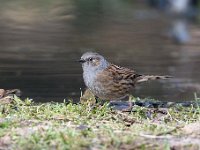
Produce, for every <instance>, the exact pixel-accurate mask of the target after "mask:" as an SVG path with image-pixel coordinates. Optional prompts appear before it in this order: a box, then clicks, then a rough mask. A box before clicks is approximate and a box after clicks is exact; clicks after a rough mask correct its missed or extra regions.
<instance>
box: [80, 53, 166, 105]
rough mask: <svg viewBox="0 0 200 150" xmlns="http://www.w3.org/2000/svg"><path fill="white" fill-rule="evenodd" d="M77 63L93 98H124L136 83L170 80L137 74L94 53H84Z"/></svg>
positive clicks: (163, 77)
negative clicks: (80, 64)
mask: <svg viewBox="0 0 200 150" xmlns="http://www.w3.org/2000/svg"><path fill="white" fill-rule="evenodd" d="M79 62H80V63H82V68H83V79H84V82H85V85H86V86H87V87H88V88H89V89H90V90H91V92H92V93H93V94H94V95H95V96H97V97H99V98H100V99H104V100H110V101H113V100H120V99H123V98H125V97H126V96H128V95H129V94H130V92H131V91H132V90H133V89H134V86H135V85H136V84H137V83H141V82H144V81H148V80H156V79H167V78H170V76H158V75H141V74H137V73H136V72H135V71H134V70H131V69H128V68H125V67H119V66H117V65H114V64H112V63H109V62H108V61H107V60H106V59H105V58H104V57H103V56H101V55H99V54H98V53H94V52H86V53H84V54H83V55H82V57H81V59H80V60H79Z"/></svg>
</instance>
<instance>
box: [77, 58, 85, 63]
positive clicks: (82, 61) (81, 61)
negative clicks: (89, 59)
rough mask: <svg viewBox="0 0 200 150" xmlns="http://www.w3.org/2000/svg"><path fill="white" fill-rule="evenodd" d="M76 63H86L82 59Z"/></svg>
mask: <svg viewBox="0 0 200 150" xmlns="http://www.w3.org/2000/svg"><path fill="white" fill-rule="evenodd" d="M78 62H80V63H84V62H86V61H85V60H84V59H80V60H78Z"/></svg>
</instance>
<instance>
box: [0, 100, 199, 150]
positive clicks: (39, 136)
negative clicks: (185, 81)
mask: <svg viewBox="0 0 200 150" xmlns="http://www.w3.org/2000/svg"><path fill="white" fill-rule="evenodd" d="M195 100H196V101H199V98H198V97H197V96H196V97H195ZM198 125H199V127H200V108H199V107H194V106H191V107H182V106H179V105H175V106H173V107H170V108H157V109H156V108H145V107H139V106H134V108H133V111H132V112H129V113H128V112H127V113H124V112H121V111H117V110H114V109H112V108H110V107H109V104H108V103H105V104H103V105H95V106H90V105H88V104H73V103H72V102H69V103H67V102H65V101H64V102H63V103H55V102H50V103H40V104H36V103H34V102H33V101H32V100H30V99H26V100H21V99H20V98H18V97H16V96H14V98H13V99H12V101H11V102H10V103H5V104H1V105H0V149H19V150H20V149H21V150H25V149H34V150H39V149H60V150H62V149H70V150H71V149H76V150H78V149H166V150H168V149H179V148H184V149H200V144H199V143H200V129H198Z"/></svg>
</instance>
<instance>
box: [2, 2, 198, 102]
mask: <svg viewBox="0 0 200 150" xmlns="http://www.w3.org/2000/svg"><path fill="white" fill-rule="evenodd" d="M144 2H145V1H134V2H133V1H123V0H57V1H53V0H52V1H51V0H49V1H47V0H44V1H38V0H35V1H27V0H18V1H1V5H0V88H5V89H12V88H19V89H21V90H22V92H23V96H24V97H29V98H33V99H34V100H35V101H52V100H54V101H63V99H64V98H75V99H76V100H78V97H79V96H80V93H81V92H80V88H81V89H82V90H83V89H84V84H83V79H82V69H81V66H80V64H78V63H77V62H75V61H76V60H78V59H79V58H80V56H81V55H82V53H83V52H85V51H88V50H95V51H97V52H99V53H100V54H102V55H104V56H105V57H106V58H108V59H109V60H110V61H111V62H113V63H115V64H118V65H121V66H126V67H130V68H134V69H135V70H136V71H137V72H139V73H144V74H159V75H165V74H166V75H172V76H174V78H173V79H171V80H168V81H160V82H156V81H154V82H150V83H145V84H142V85H140V86H138V87H137V88H136V91H135V92H134V93H133V95H135V96H139V97H141V98H144V97H149V98H156V99H159V100H170V101H172V100H173V101H180V100H191V99H193V97H194V96H193V95H194V92H197V93H200V78H199V75H200V69H199V65H200V59H199V56H200V43H199V40H200V29H199V27H198V25H195V24H187V26H188V27H187V28H188V31H186V32H188V33H190V35H189V37H191V40H190V41H189V42H187V43H184V44H176V43H175V42H174V41H173V40H172V39H170V35H169V34H168V33H169V32H168V31H169V29H168V28H170V26H171V24H173V22H174V18H173V20H172V21H171V20H170V19H169V18H168V19H167V17H166V14H164V13H162V12H161V11H158V10H154V9H153V8H150V7H149V6H147V5H146V4H145V3H144ZM187 28H185V30H186V29H187Z"/></svg>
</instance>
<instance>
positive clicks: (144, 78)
mask: <svg viewBox="0 0 200 150" xmlns="http://www.w3.org/2000/svg"><path fill="white" fill-rule="evenodd" d="M169 78H172V76H157V75H141V76H139V77H138V78H137V79H136V83H141V82H145V81H149V80H159V79H169Z"/></svg>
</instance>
